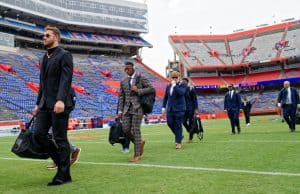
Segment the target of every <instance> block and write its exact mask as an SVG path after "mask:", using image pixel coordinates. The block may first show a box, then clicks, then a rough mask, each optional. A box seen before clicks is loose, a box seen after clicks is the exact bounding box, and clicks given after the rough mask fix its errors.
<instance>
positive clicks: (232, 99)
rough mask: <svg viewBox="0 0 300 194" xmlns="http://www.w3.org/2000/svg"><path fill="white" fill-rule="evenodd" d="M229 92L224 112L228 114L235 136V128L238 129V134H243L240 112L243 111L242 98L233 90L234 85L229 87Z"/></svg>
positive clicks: (226, 96)
mask: <svg viewBox="0 0 300 194" xmlns="http://www.w3.org/2000/svg"><path fill="white" fill-rule="evenodd" d="M228 90H229V91H228V92H227V93H226V95H225V99H224V111H226V112H227V114H228V117H229V120H230V124H231V132H232V133H231V134H232V135H234V134H235V126H236V127H237V132H238V134H240V133H241V127H240V119H239V112H240V109H241V105H242V104H241V96H240V94H239V93H237V92H236V91H235V90H234V89H233V85H232V84H230V85H229V86H228Z"/></svg>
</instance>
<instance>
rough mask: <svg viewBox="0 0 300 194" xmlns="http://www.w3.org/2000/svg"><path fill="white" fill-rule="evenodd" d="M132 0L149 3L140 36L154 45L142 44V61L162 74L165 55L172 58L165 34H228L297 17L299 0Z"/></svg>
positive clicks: (163, 72)
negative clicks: (145, 25)
mask: <svg viewBox="0 0 300 194" xmlns="http://www.w3.org/2000/svg"><path fill="white" fill-rule="evenodd" d="M133 1H138V2H146V4H147V5H148V22H149V33H148V34H145V35H142V36H143V38H144V39H145V40H147V41H148V42H150V43H151V44H152V45H153V48H150V49H148V48H143V51H142V58H143V61H144V62H145V63H146V64H147V65H148V66H150V67H152V68H153V69H154V70H156V71H157V72H158V73H160V74H162V75H163V76H165V67H166V65H167V62H168V59H173V51H172V48H171V46H170V44H169V42H168V35H172V34H175V33H177V34H181V35H183V34H185V35H188V34H195V35H199V34H209V33H210V32H212V34H227V33H232V32H233V30H236V29H241V28H243V29H253V28H255V26H256V25H259V24H264V23H268V24H274V21H275V22H276V23H279V22H280V21H281V20H282V19H286V18H296V19H300V0H248V1H247V0H219V1H218V0H146V1H144V0H133ZM210 26H211V28H210Z"/></svg>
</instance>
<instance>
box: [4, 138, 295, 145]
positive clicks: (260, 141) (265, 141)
mask: <svg viewBox="0 0 300 194" xmlns="http://www.w3.org/2000/svg"><path fill="white" fill-rule="evenodd" d="M71 141H72V142H75V143H76V144H77V143H78V144H84V143H86V144H106V143H108V144H109V142H108V140H107V139H99V140H98V141H81V140H80V139H72V138H71ZM14 142H15V140H12V141H3V142H0V144H9V143H11V144H13V143H14ZM149 142H152V143H170V142H173V141H172V140H165V141H161V140H151V141H149ZM198 142H199V143H300V140H220V141H219V140H217V141H206V140H203V141H201V142H200V141H197V139H196V140H195V143H198Z"/></svg>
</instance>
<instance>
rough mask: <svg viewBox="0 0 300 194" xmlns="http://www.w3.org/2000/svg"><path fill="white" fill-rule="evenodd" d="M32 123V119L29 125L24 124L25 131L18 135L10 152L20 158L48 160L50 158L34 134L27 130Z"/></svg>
mask: <svg viewBox="0 0 300 194" xmlns="http://www.w3.org/2000/svg"><path fill="white" fill-rule="evenodd" d="M32 122H33V118H32V119H31V120H30V122H29V124H26V130H22V131H21V132H20V134H19V135H18V137H17V139H16V141H15V143H14V145H13V146H12V148H11V151H12V152H13V153H14V154H16V155H17V156H20V157H22V158H33V159H48V158H49V157H50V156H49V154H48V153H47V152H45V151H44V150H43V149H42V147H41V146H40V145H39V144H38V142H37V141H36V140H35V138H34V133H33V132H32V131H31V130H28V129H29V128H30V126H31V124H32Z"/></svg>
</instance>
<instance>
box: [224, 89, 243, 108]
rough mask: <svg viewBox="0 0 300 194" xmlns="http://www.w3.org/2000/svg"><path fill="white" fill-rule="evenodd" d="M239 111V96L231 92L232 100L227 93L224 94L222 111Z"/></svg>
mask: <svg viewBox="0 0 300 194" xmlns="http://www.w3.org/2000/svg"><path fill="white" fill-rule="evenodd" d="M240 109H241V96H240V94H239V93H237V92H236V91H234V92H233V95H232V98H231V96H230V94H229V92H227V93H226V95H225V98H224V110H237V111H240Z"/></svg>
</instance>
